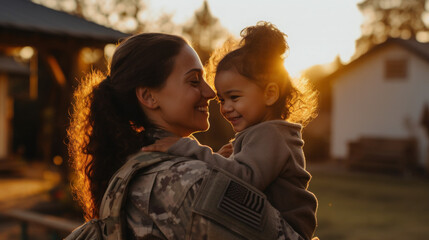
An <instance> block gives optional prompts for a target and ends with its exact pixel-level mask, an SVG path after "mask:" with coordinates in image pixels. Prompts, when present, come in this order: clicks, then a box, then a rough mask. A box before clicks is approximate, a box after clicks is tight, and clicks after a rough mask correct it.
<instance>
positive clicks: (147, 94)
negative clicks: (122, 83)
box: [136, 87, 158, 109]
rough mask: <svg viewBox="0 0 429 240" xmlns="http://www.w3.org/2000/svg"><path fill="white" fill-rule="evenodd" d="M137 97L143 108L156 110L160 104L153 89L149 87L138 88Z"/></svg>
mask: <svg viewBox="0 0 429 240" xmlns="http://www.w3.org/2000/svg"><path fill="white" fill-rule="evenodd" d="M136 96H137V100H138V101H139V103H140V105H141V106H145V107H147V108H149V109H156V108H157V107H158V102H157V101H156V99H155V98H154V96H153V92H152V89H150V88H147V87H137V88H136Z"/></svg>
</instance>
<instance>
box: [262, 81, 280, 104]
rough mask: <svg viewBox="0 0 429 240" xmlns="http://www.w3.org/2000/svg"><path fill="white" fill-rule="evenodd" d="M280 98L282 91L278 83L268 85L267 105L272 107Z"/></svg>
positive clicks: (265, 92) (265, 95)
mask: <svg viewBox="0 0 429 240" xmlns="http://www.w3.org/2000/svg"><path fill="white" fill-rule="evenodd" d="M279 97H280V89H279V85H277V83H273V82H271V83H268V84H267V86H266V87H265V91H264V100H265V105H267V106H272V105H273V104H274V103H276V102H277V100H278V99H279Z"/></svg>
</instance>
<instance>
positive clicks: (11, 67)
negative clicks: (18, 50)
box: [0, 55, 30, 75]
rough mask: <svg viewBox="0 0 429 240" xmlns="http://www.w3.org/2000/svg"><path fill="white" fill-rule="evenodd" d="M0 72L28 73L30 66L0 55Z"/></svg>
mask: <svg viewBox="0 0 429 240" xmlns="http://www.w3.org/2000/svg"><path fill="white" fill-rule="evenodd" d="M1 72H7V73H9V74H20V75H28V74H29V73H30V68H29V67H28V65H25V64H22V63H19V62H17V61H15V60H14V59H13V57H8V56H2V55H0V73H1Z"/></svg>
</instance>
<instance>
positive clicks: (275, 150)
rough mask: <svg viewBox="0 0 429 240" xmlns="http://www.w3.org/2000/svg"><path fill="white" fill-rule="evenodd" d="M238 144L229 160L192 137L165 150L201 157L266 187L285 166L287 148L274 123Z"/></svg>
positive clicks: (259, 187) (251, 182)
mask: <svg viewBox="0 0 429 240" xmlns="http://www.w3.org/2000/svg"><path fill="white" fill-rule="evenodd" d="M240 144H241V145H242V147H241V151H240V152H238V153H234V155H233V156H232V159H231V158H225V157H223V156H222V155H220V154H217V153H213V151H212V149H211V148H209V147H207V146H202V145H200V144H199V143H198V142H197V141H196V140H193V139H191V138H183V139H181V140H179V141H178V142H176V143H175V144H174V145H173V146H171V147H170V148H169V149H168V151H167V152H168V153H170V154H173V155H179V156H186V157H194V158H196V159H199V160H202V161H204V162H207V163H208V164H210V165H212V166H216V167H219V168H222V169H224V170H226V171H228V172H230V173H232V174H234V175H235V176H237V177H239V178H241V179H243V180H244V181H246V182H248V183H250V184H251V185H253V186H255V187H257V188H258V189H260V190H262V191H263V190H265V188H266V187H267V186H268V185H269V184H270V183H271V182H273V181H274V179H276V178H277V177H278V176H279V175H280V174H281V173H282V172H283V171H284V169H285V168H286V164H287V160H288V159H289V156H290V150H289V148H288V147H287V146H285V140H284V138H283V137H282V135H281V133H280V132H279V131H278V129H277V128H276V127H275V126H272V125H269V124H264V125H262V126H261V127H258V128H255V129H253V130H252V131H249V132H248V133H246V136H245V137H244V139H243V141H242V142H241V143H240ZM234 149H235V147H234Z"/></svg>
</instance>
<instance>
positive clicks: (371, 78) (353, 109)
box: [331, 44, 429, 164]
mask: <svg viewBox="0 0 429 240" xmlns="http://www.w3.org/2000/svg"><path fill="white" fill-rule="evenodd" d="M392 58H400V59H407V61H408V75H407V78H406V79H398V80H386V79H385V77H384V62H385V60H386V59H392ZM359 61H360V62H358V63H357V64H355V65H354V66H350V67H349V68H348V69H347V71H345V72H343V73H342V74H340V75H339V76H338V77H337V79H334V84H333V96H332V97H333V102H332V104H333V105H332V134H331V137H332V139H331V155H332V157H334V158H340V159H341V158H346V157H347V152H348V147H347V144H348V142H350V141H354V140H357V139H359V138H360V137H362V136H371V137H391V138H408V137H416V138H417V139H418V140H419V141H418V142H419V146H418V148H419V161H420V163H421V164H424V162H425V161H426V160H425V159H426V158H427V156H426V155H427V146H428V140H427V136H425V133H424V131H423V127H422V126H421V125H420V119H421V115H422V110H423V106H424V104H425V103H429V63H428V62H427V61H425V60H423V59H422V58H420V57H418V56H416V55H414V54H413V53H411V52H410V51H408V50H406V49H404V48H402V47H401V46H399V45H392V44H390V45H387V46H385V47H383V48H382V49H379V50H378V51H375V52H374V53H372V54H370V55H368V56H366V57H365V59H361V60H359Z"/></svg>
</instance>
